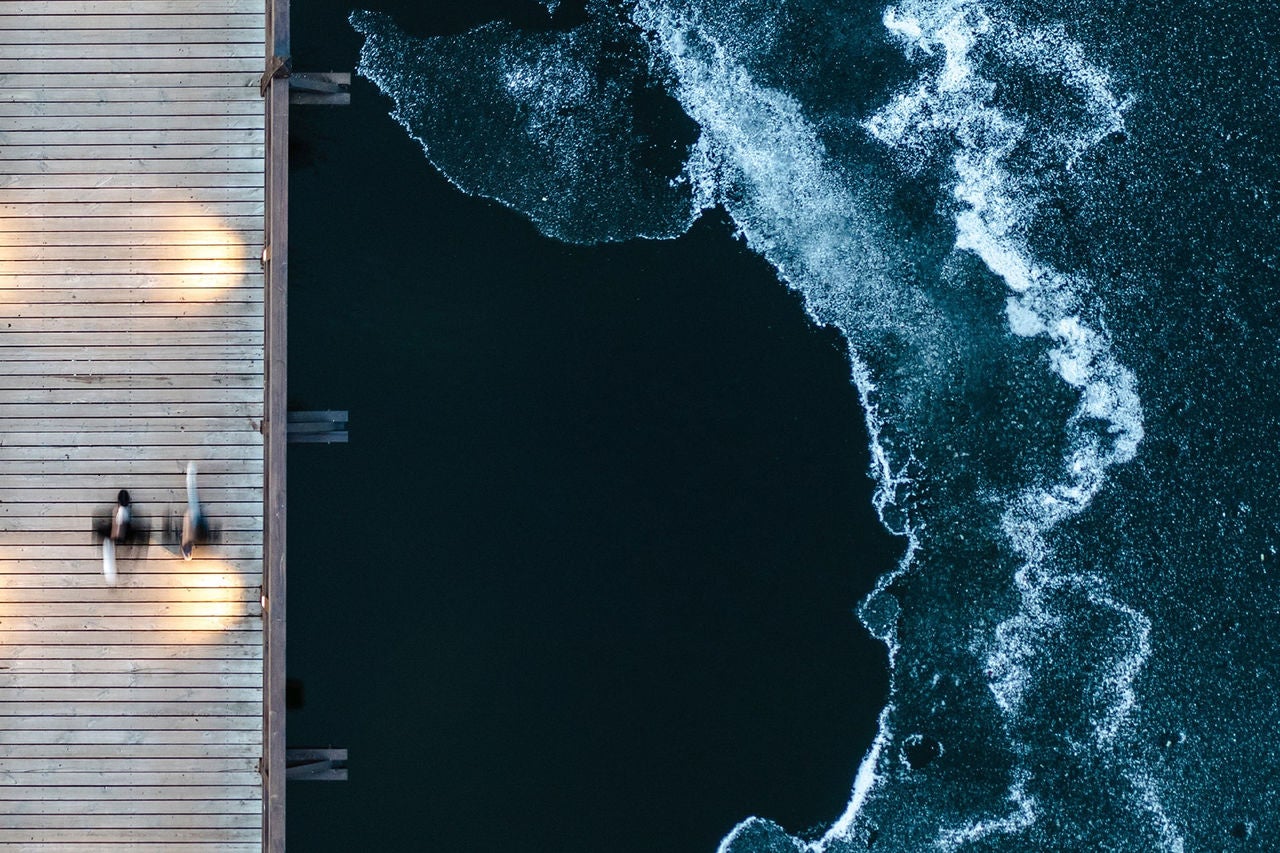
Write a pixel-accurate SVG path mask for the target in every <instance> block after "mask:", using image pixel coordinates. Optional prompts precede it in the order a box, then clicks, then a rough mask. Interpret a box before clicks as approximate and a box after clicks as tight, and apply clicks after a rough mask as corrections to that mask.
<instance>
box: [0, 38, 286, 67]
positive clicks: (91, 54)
mask: <svg viewBox="0 0 1280 853" xmlns="http://www.w3.org/2000/svg"><path fill="white" fill-rule="evenodd" d="M53 32H57V33H61V34H63V35H64V36H70V35H71V33H73V32H74V33H76V34H77V35H78V36H79V38H78V40H77V41H75V42H71V43H69V44H66V43H59V42H44V43H40V42H33V41H25V42H18V43H16V44H15V43H14V42H13V41H10V40H8V39H6V38H5V35H8V36H10V37H12V35H13V31H12V30H0V44H3V45H5V49H4V56H3V58H0V69H4V70H8V71H28V70H30V68H31V66H30V64H27V65H22V64H21V63H23V62H27V63H30V62H31V61H33V60H35V61H38V62H40V63H42V64H41V67H42V68H49V69H50V70H51V71H53V70H63V68H62V67H61V66H52V65H49V64H48V63H54V62H72V61H74V62H80V63H98V62H102V61H103V60H135V61H136V60H146V61H148V62H160V61H165V62H166V63H168V65H167V66H166V68H168V67H172V65H175V64H178V63H181V65H182V67H184V68H190V69H191V70H193V71H209V70H212V69H210V68H208V67H207V66H205V65H203V64H202V63H200V62H199V60H202V59H213V58H219V59H225V58H231V57H236V58H252V59H254V60H255V61H256V62H257V63H258V67H259V68H260V67H261V65H262V42H261V41H260V40H257V39H252V38H246V39H245V40H243V41H234V40H230V39H228V40H226V41H222V40H216V41H211V40H209V39H208V38H206V39H205V40H203V41H191V40H188V41H187V42H186V43H174V42H173V41H166V42H158V41H156V40H154V39H152V40H147V41H142V40H134V41H130V42H116V43H115V44H98V43H96V42H95V41H94V40H93V39H94V34H93V33H89V32H86V31H85V30H72V31H67V30H53ZM105 32H115V33H119V30H106V31H105ZM151 32H153V33H154V32H163V30H161V31H156V30H152V31H151ZM177 32H183V30H178V31H177ZM187 32H190V31H189V30H188V31H187ZM205 32H206V33H207V32H225V30H206V31H205ZM244 32H245V33H252V32H253V31H252V30H244ZM70 70H73V71H74V70H77V69H75V68H71V69H70ZM135 70H143V69H141V68H138V69H135ZM162 70H163V69H162Z"/></svg>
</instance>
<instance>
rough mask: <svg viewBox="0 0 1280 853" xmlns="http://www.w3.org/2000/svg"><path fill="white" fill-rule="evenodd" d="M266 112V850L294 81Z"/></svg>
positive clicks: (274, 33) (281, 810)
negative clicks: (290, 93) (291, 114)
mask: <svg viewBox="0 0 1280 853" xmlns="http://www.w3.org/2000/svg"><path fill="white" fill-rule="evenodd" d="M266 4H267V9H266V12H267V38H266V45H265V48H266V56H265V57H264V59H265V62H266V64H265V65H264V68H270V67H271V62H272V60H273V59H275V58H277V57H288V56H289V55H290V45H289V0H266ZM263 82H264V93H263V95H264V105H263V108H264V110H265V111H266V137H267V138H266V141H267V145H266V163H265V176H266V193H267V205H266V215H267V219H266V233H265V234H264V243H265V245H266V253H265V257H264V265H265V270H264V273H265V279H266V293H265V294H264V299H265V309H266V359H265V365H266V367H265V369H266V376H265V377H264V382H265V386H266V400H265V414H266V417H265V418H264V422H263V432H264V436H263V442H264V448H265V452H266V460H265V461H266V465H265V479H264V483H263V485H264V487H265V489H264V491H265V495H264V502H265V505H264V507H263V526H264V529H263V534H264V537H265V546H266V547H265V550H264V562H265V565H264V566H263V596H264V599H265V601H266V603H267V608H266V611H265V612H264V614H263V616H264V620H263V621H264V623H265V624H264V626H263V627H264V631H265V640H264V642H265V646H266V647H265V649H264V656H265V660H264V668H263V669H264V681H265V683H264V685H263V687H264V693H265V696H264V699H265V702H264V705H263V715H264V719H263V725H264V742H263V768H262V770H263V786H264V790H263V815H262V841H263V849H264V850H265V851H268V853H284V849H285V788H286V783H285V780H286V775H287V771H286V763H285V601H286V598H285V591H286V585H285V566H286V559H285V521H286V518H285V507H286V503H285V472H286V468H285V459H286V456H285V454H286V448H287V446H288V445H287V442H288V413H287V390H286V386H287V374H288V328H287V317H288V310H287V309H288V281H289V252H288V247H289V220H288V211H289V81H288V79H287V78H286V77H275V76H271V77H268V78H266V79H264V81H263Z"/></svg>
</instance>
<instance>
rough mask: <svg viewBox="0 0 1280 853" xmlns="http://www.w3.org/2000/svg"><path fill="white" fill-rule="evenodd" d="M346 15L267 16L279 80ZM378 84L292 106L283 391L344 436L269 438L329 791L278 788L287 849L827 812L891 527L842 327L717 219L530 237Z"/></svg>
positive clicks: (460, 847)
mask: <svg viewBox="0 0 1280 853" xmlns="http://www.w3.org/2000/svg"><path fill="white" fill-rule="evenodd" d="M378 8H380V9H383V10H385V11H388V12H390V13H392V14H394V15H395V16H396V18H397V20H398V21H399V22H400V23H401V24H402V25H404V26H405V27H407V28H411V29H412V30H413V31H414V32H415V33H418V34H420V35H429V34H444V33H456V32H461V31H464V30H466V29H467V28H469V27H472V26H475V25H478V24H480V23H483V22H484V21H487V20H491V19H495V18H501V17H503V16H504V15H507V16H511V15H514V16H515V17H517V18H518V19H521V18H522V19H525V20H528V21H529V22H534V21H536V19H537V16H536V15H534V14H533V13H531V12H530V10H529V7H527V6H519V5H518V4H516V5H512V4H508V6H505V7H502V6H496V5H494V6H485V5H483V4H467V6H466V8H465V9H460V8H457V7H456V6H455V5H454V4H444V3H437V4H422V3H417V2H414V3H410V2H407V0H402V1H401V2H398V3H395V4H391V3H388V4H385V5H382V6H379V7H378ZM534 8H535V9H536V7H534ZM349 12H350V8H349V7H348V6H344V5H341V4H338V3H331V2H324V3H309V4H305V5H297V4H295V7H294V10H293V18H294V22H293V30H294V33H293V50H294V57H295V67H296V68H298V69H302V70H333V69H350V68H352V67H353V66H354V65H355V62H356V59H357V55H358V50H359V46H360V41H361V40H360V38H359V36H358V35H357V34H356V33H355V32H354V31H353V30H352V29H351V28H350V26H349V25H348V24H347V22H346V16H347V14H348V13H349ZM544 17H545V16H544ZM389 108H390V102H389V101H388V100H387V99H386V98H385V97H384V96H383V95H381V94H380V93H379V92H378V90H377V89H376V88H375V87H374V86H373V85H371V84H370V83H369V82H367V81H366V80H364V79H362V78H361V79H358V80H357V81H356V84H355V87H354V97H353V105H352V106H351V107H349V108H345V109H322V108H295V110H294V111H293V118H292V127H293V136H294V145H293V149H292V158H293V159H292V164H291V182H292V204H291V222H290V227H291V242H292V247H291V249H292V251H291V266H292V273H291V294H290V317H289V322H290V363H291V369H290V376H289V381H290V398H291V401H290V402H291V406H292V407H294V408H298V409H318V408H344V409H349V410H350V412H351V438H352V440H351V443H350V445H348V446H299V445H295V446H293V447H292V448H291V452H290V463H289V478H290V479H289V501H290V532H289V572H290V603H289V664H288V665H289V675H290V677H292V678H295V679H300V680H301V681H302V682H303V683H304V685H305V704H304V706H303V707H301V708H300V709H296V710H293V711H291V712H290V713H289V717H288V732H289V735H288V739H289V742H290V744H291V745H295V746H307V745H328V744H332V745H335V746H346V747H349V748H350V750H351V779H350V781H349V782H347V783H344V784H319V783H315V784H292V785H291V786H290V788H289V803H288V821H289V822H288V836H289V843H290V845H291V849H295V850H300V851H329V850H333V851H338V850H340V851H344V853H345V851H351V850H361V849H364V850H379V851H384V850H388V851H389V850H450V851H467V850H474V851H494V850H504V849H519V850H527V851H565V853H572V851H598V850H602V849H607V850H610V851H618V852H619V853H622V851H659V850H662V851H690V852H691V853H692V851H711V850H714V849H715V846H716V845H717V844H718V843H719V841H720V839H721V838H723V837H724V836H725V834H726V833H728V832H729V830H731V829H732V828H733V826H734V825H735V824H737V823H738V822H739V821H740V820H742V819H743V818H744V817H746V816H748V815H752V814H761V815H768V816H770V817H772V818H774V819H775V820H778V821H779V822H780V823H782V824H783V825H784V826H786V827H787V828H788V829H790V830H792V831H794V832H802V831H805V830H812V832H813V834H815V835H816V834H820V832H821V831H822V830H823V829H824V828H825V826H826V825H829V824H830V823H831V822H832V821H833V820H835V819H836V818H837V817H838V816H839V815H840V813H841V812H842V811H843V810H844V808H845V805H846V802H847V800H848V793H849V790H850V787H851V785H852V782H853V778H854V774H855V772H856V770H857V767H858V765H859V762H860V761H861V760H862V758H863V756H864V754H865V753H866V751H867V749H868V747H869V745H870V744H871V741H872V738H873V736H874V734H875V724H876V715H877V714H878V713H879V712H880V709H881V708H882V707H883V704H884V701H885V699H886V695H887V690H888V683H887V675H886V670H885V651H884V646H883V645H882V644H881V643H879V642H878V641H875V640H874V639H872V638H871V636H870V635H869V634H868V633H867V631H866V629H864V628H863V627H862V625H861V624H860V622H859V621H858V619H857V618H856V616H855V614H854V609H855V607H856V605H857V603H858V601H859V600H861V599H862V598H863V597H864V596H866V595H867V593H868V592H869V591H870V590H871V588H872V586H873V584H874V582H875V578H876V577H877V576H878V575H880V574H882V573H883V572H886V571H888V570H889V569H891V568H892V567H893V566H894V564H895V563H896V561H897V559H898V557H899V556H900V554H901V549H902V545H901V543H900V541H899V540H895V539H893V538H891V537H889V536H888V534H887V533H885V532H884V529H883V527H882V526H881V525H880V523H879V521H878V519H877V518H876V515H875V513H874V510H873V508H872V505H871V494H872V483H871V480H870V478H869V476H868V474H867V471H868V467H869V460H868V450H867V436H866V434H865V428H864V426H863V413H862V410H861V409H860V407H859V402H858V396H857V394H856V392H855V390H854V389H853V387H852V386H851V385H850V381H849V366H848V361H847V354H846V350H845V344H844V341H843V339H842V338H841V337H840V336H839V335H838V334H837V333H836V332H833V331H831V330H822V329H819V328H818V327H817V326H815V325H814V323H813V322H812V321H811V320H810V319H809V318H808V317H807V316H806V314H805V311H804V308H803V306H802V304H801V301H800V299H799V298H798V297H797V296H795V295H793V294H791V293H789V292H788V291H787V290H786V289H785V288H783V287H782V286H780V285H779V284H778V281H777V277H776V274H775V271H774V270H773V268H772V267H770V266H769V265H768V264H767V263H765V262H764V261H763V260H761V259H760V258H759V257H757V256H756V255H754V254H753V253H751V252H750V251H749V250H748V249H747V248H746V247H745V246H744V245H743V243H742V242H741V240H739V239H737V238H735V237H733V234H732V232H733V225H732V224H731V223H729V222H728V221H727V220H726V219H725V217H724V216H723V215H717V214H711V215H708V216H707V217H706V218H704V219H703V220H701V221H699V222H698V224H697V225H696V226H694V227H693V229H692V230H691V231H690V232H689V233H688V234H686V235H685V236H683V237H680V238H679V239H676V240H672V241H663V242H651V241H628V242H623V243H620V244H616V245H608V246H603V247H582V246H569V245H565V244H563V243H559V242H555V241H552V240H549V239H547V238H545V237H543V236H541V235H540V234H538V233H537V231H536V230H535V229H534V228H533V227H532V226H531V225H530V224H529V222H528V221H527V220H526V219H524V218H523V217H521V216H520V215H519V214H517V213H514V212H512V211H510V210H507V209H506V208H503V207H500V206H499V205H497V204H495V203H493V202H489V201H485V200H479V199H475V198H471V197H468V196H465V195H463V194H462V193H459V192H458V191H457V190H456V189H455V188H454V187H452V186H451V185H449V184H448V183H447V182H446V181H445V180H444V179H443V178H442V177H441V176H440V174H439V173H438V172H436V171H435V170H434V169H432V168H431V166H430V165H429V164H428V163H427V162H426V161H425V160H424V158H423V156H422V150H421V148H420V147H419V146H418V145H417V144H416V143H415V142H414V141H412V140H411V139H409V138H408V137H407V136H406V134H405V133H404V131H403V129H402V128H401V127H400V126H398V125H397V124H396V123H395V122H393V121H392V120H391V119H390V118H389V117H388V110H389ZM679 131H680V128H679V127H676V128H675V129H674V131H673V132H675V133H678V132H679Z"/></svg>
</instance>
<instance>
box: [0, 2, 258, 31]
mask: <svg viewBox="0 0 1280 853" xmlns="http://www.w3.org/2000/svg"><path fill="white" fill-rule="evenodd" d="M261 12H262V2H261V0H6V2H5V3H4V4H3V5H0V18H5V17H17V18H21V19H30V18H31V16H34V15H47V16H50V18H51V20H50V21H49V22H48V23H46V26H48V27H50V28H54V27H56V26H58V24H59V18H61V19H62V22H61V23H62V25H63V26H66V27H69V28H71V29H81V28H83V26H84V24H83V18H82V17H81V16H85V15H145V16H146V18H145V19H147V20H149V19H152V18H153V16H155V15H182V16H191V17H194V18H199V17H201V16H208V15H225V14H228V13H231V14H245V13H255V14H259V15H260V14H261ZM181 20H182V19H178V20H177V21H176V22H175V24H176V25H177V26H181V25H182V23H181ZM185 20H188V21H189V20H190V18H186V19H185Z"/></svg>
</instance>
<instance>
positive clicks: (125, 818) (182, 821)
mask: <svg viewBox="0 0 1280 853" xmlns="http://www.w3.org/2000/svg"><path fill="white" fill-rule="evenodd" d="M5 811H6V812H8V809H5ZM8 813H9V817H8V818H6V820H5V825H6V826H8V827H9V829H13V830H77V829H87V830H109V829H129V827H137V826H142V825H145V826H147V827H150V829H187V830H195V829H206V830H207V829H212V830H216V829H243V830H252V829H259V827H260V822H261V821H255V820H252V818H247V817H246V812H232V813H196V815H173V813H169V812H156V813H150V815H148V816H147V820H146V821H140V820H138V818H137V817H136V816H132V815H128V813H124V815H104V813H101V812H97V813H95V815H93V816H92V817H87V816H86V815H82V813H78V812H64V813H58V812H51V813H18V815H14V813H13V812H8ZM41 838H44V834H41Z"/></svg>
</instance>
